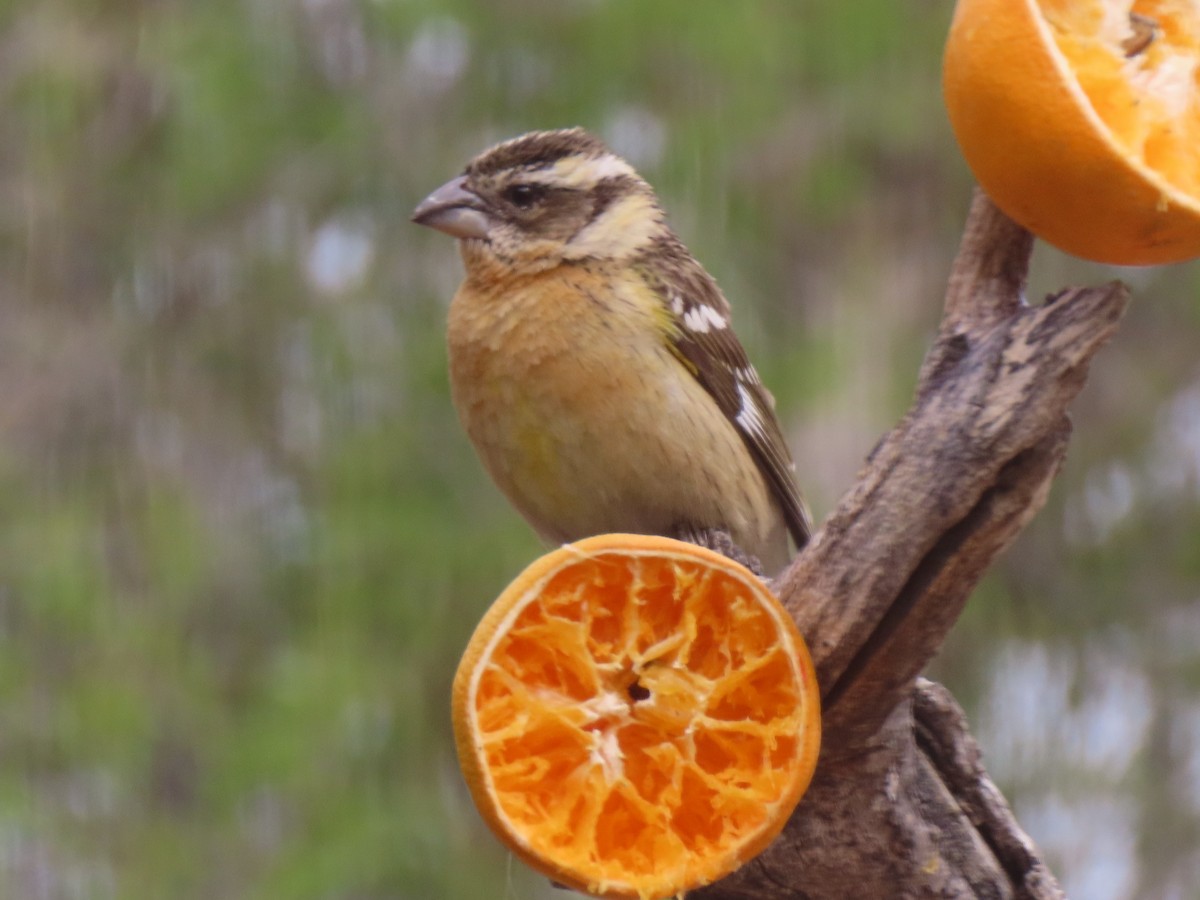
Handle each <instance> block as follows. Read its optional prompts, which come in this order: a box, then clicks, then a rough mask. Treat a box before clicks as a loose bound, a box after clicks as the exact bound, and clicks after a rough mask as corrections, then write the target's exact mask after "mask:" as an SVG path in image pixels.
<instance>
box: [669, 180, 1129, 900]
mask: <svg viewBox="0 0 1200 900" xmlns="http://www.w3.org/2000/svg"><path fill="white" fill-rule="evenodd" d="M1031 247H1032V238H1031V237H1030V235H1029V234H1028V233H1027V232H1025V231H1024V230H1023V229H1021V228H1019V227H1018V226H1017V225H1015V224H1013V223H1012V222H1011V221H1010V220H1009V219H1008V218H1007V217H1005V216H1004V215H1003V214H1002V213H1000V212H999V211H998V210H997V209H996V208H995V207H994V206H993V205H992V204H991V202H990V201H989V200H988V199H987V198H986V197H985V196H984V195H983V194H982V193H979V194H977V195H976V198H975V201H974V203H973V205H972V208H971V214H970V217H969V221H968V224H967V229H966V233H965V235H964V238H963V243H962V247H961V248H960V251H959V255H958V258H957V260H956V262H955V265H954V269H953V272H952V274H951V278H950V284H949V289H948V292H947V297H946V302H945V314H944V317H943V321H942V326H941V330H940V333H939V335H938V337H937V340H936V342H935V344H934V346H933V348H932V349H931V350H930V352H929V354H928V356H927V357H926V360H925V363H924V366H923V368H922V371H921V377H920V381H919V384H918V387H917V395H916V399H915V401H914V404H913V407H912V409H911V410H910V411H909V412H908V414H907V415H906V416H905V418H904V419H903V421H901V422H900V424H899V425H897V426H896V428H895V429H894V430H892V431H891V432H890V433H889V434H888V435H886V436H885V437H884V438H883V440H882V441H881V442H880V443H879V445H878V446H877V447H876V448H875V449H874V451H873V452H872V453H871V455H870V457H869V459H868V461H867V464H866V466H865V467H864V468H863V470H862V472H861V473H860V475H859V477H858V480H857V482H856V484H855V485H854V487H853V488H851V490H850V491H849V492H848V493H847V494H846V496H845V497H844V498H843V499H842V501H841V503H840V504H839V505H838V507H837V509H836V510H835V511H834V512H833V514H832V515H831V516H830V517H829V519H828V520H827V521H826V522H825V524H824V525H823V527H822V528H821V529H820V530H819V531H818V532H817V533H816V534H815V535H814V536H813V539H812V541H811V543H810V544H809V545H808V547H807V548H806V549H805V550H804V552H803V553H802V554H800V556H799V557H798V558H797V559H796V560H795V562H794V563H793V564H792V565H791V566H790V567H789V568H788V570H787V571H786V572H785V573H784V574H783V575H782V576H781V577H780V579H779V580H778V582H777V584H776V589H777V591H778V592H779V595H780V596H781V597H782V599H783V601H784V603H785V604H786V605H787V607H788V609H789V610H791V612H792V613H793V615H794V616H795V617H796V621H797V622H798V624H799V625H800V629H801V632H802V633H803V634H804V635H805V636H806V638H807V639H808V641H809V647H810V650H811V651H812V655H813V661H814V663H815V664H816V667H817V673H818V679H819V681H820V684H821V685H822V694H823V697H824V701H825V707H824V713H823V725H824V739H823V745H822V751H821V760H820V763H819V765H818V768H817V773H816V776H815V778H814V780H813V784H812V787H811V788H810V789H809V792H808V794H807V795H806V796H805V797H804V799H803V800H802V801H801V803H800V806H799V807H798V808H797V810H796V812H795V814H794V815H793V816H792V819H791V821H790V822H789V823H788V826H787V828H786V829H785V831H784V833H783V834H782V835H781V836H780V838H779V839H778V840H777V841H776V842H775V843H774V844H773V845H772V846H771V847H769V848H768V849H767V850H766V852H764V853H763V854H762V855H760V856H759V857H758V858H757V859H755V860H754V861H752V862H751V863H749V864H748V865H746V866H744V867H742V869H740V870H739V871H737V872H735V873H734V874H733V875H731V876H729V877H728V878H726V879H724V880H722V881H721V882H718V883H717V884H714V885H710V886H708V887H706V888H704V889H702V890H699V891H695V892H693V893H691V894H689V898H692V900H734V898H737V900H751V898H753V900H775V898H839V897H853V898H862V897H870V898H875V897H879V898H884V897H888V898H890V897H933V896H936V897H973V896H979V897H995V898H1007V897H1027V898H1053V897H1061V896H1062V892H1061V890H1060V889H1059V887H1058V885H1057V883H1056V882H1055V879H1054V877H1053V875H1051V874H1050V872H1049V871H1048V870H1047V869H1046V867H1045V865H1044V864H1043V862H1042V861H1041V859H1040V857H1039V853H1038V850H1037V848H1036V847H1035V846H1034V844H1033V842H1032V841H1031V840H1030V839H1029V838H1028V837H1027V836H1026V835H1025V834H1024V833H1023V832H1022V831H1021V829H1020V827H1019V826H1018V825H1017V823H1016V821H1015V819H1014V818H1013V816H1012V813H1011V811H1010V810H1009V808H1008V806H1007V804H1006V803H1005V801H1004V798H1003V797H1002V796H1001V795H1000V793H999V791H998V790H997V789H996V787H995V786H994V785H993V784H992V782H991V781H990V779H989V778H988V777H987V774H986V772H985V771H984V769H983V766H982V763H981V760H980V752H979V749H978V747H977V746H976V744H975V742H974V740H973V739H972V738H971V736H970V734H969V733H968V731H967V728H966V724H965V720H964V718H963V715H962V713H961V711H960V710H959V709H958V707H957V706H956V705H955V704H954V701H953V700H952V699H951V697H950V696H949V694H948V693H947V692H945V690H944V689H942V688H940V687H939V686H937V685H934V684H932V683H930V682H927V681H923V680H921V679H919V675H920V673H921V671H922V670H923V669H924V668H925V666H926V665H927V664H928V662H929V661H930V659H931V658H932V657H933V656H934V654H936V653H937V651H938V649H939V648H940V647H941V645H942V642H943V640H944V639H945V637H946V634H947V633H948V631H949V629H950V628H951V626H952V625H953V624H954V622H955V620H956V619H957V618H958V615H959V613H960V612H961V611H962V608H963V605H964V604H965V603H966V600H967V597H968V596H969V595H970V593H971V591H972V590H973V588H974V587H975V585H976V584H977V583H978V581H979V579H980V578H981V577H982V576H983V573H984V572H985V571H986V569H987V567H988V566H989V565H990V563H991V562H992V560H993V559H994V558H995V557H996V555H997V554H998V553H1000V552H1001V551H1002V550H1003V549H1004V548H1005V547H1007V546H1008V545H1009V544H1010V543H1011V542H1012V540H1013V539H1014V538H1015V537H1016V535H1017V533H1018V532H1019V531H1020V530H1021V528H1022V527H1024V525H1025V524H1026V523H1027V522H1028V521H1029V519H1030V518H1031V517H1032V516H1033V515H1034V514H1035V513H1036V512H1037V510H1038V509H1039V508H1040V507H1041V506H1042V504H1043V503H1044V501H1045V498H1046V495H1047V493H1048V491H1049V487H1050V483H1051V481H1052V480H1053V478H1054V476H1055V474H1056V473H1057V471H1058V468H1059V466H1060V464H1061V462H1062V459H1063V456H1064V454H1065V452H1066V446H1067V441H1068V437H1069V434H1070V424H1069V422H1068V420H1067V418H1066V410H1067V406H1068V405H1069V403H1070V402H1071V401H1072V400H1073V399H1074V397H1075V395H1076V394H1077V393H1078V392H1079V390H1080V388H1081V387H1082V386H1083V383H1084V379H1085V377H1086V373H1087V366H1088V363H1089V361H1090V360H1091V358H1092V356H1093V355H1094V354H1095V353H1096V352H1097V351H1098V350H1099V348H1100V347H1101V345H1103V343H1104V342H1105V341H1106V340H1108V338H1109V337H1111V335H1112V334H1113V332H1114V331H1115V330H1116V327H1117V323H1118V320H1119V319H1120V316H1121V314H1122V312H1123V311H1124V308H1125V305H1126V303H1127V300H1128V296H1127V291H1126V289H1125V288H1124V287H1123V286H1122V285H1120V284H1116V283H1113V284H1109V285H1105V286H1102V287H1096V288H1072V289H1068V290H1065V291H1062V292H1060V293H1058V294H1055V295H1054V296H1052V297H1048V298H1047V299H1046V301H1045V302H1044V303H1043V304H1041V305H1040V306H1029V305H1028V304H1026V303H1025V301H1024V298H1023V296H1022V293H1023V290H1024V287H1025V279H1026V272H1027V269H1028V261H1029V254H1030V250H1031Z"/></svg>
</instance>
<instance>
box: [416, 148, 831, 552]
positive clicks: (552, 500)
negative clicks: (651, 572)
mask: <svg viewBox="0 0 1200 900" xmlns="http://www.w3.org/2000/svg"><path fill="white" fill-rule="evenodd" d="M414 220H415V221H417V222H418V223H420V224H425V225H429V226H431V227H433V228H437V229H439V230H442V231H445V232H447V233H449V234H451V235H453V236H455V237H457V238H459V243H460V249H461V251H462V256H463V261H464V264H465V267H466V280H465V281H464V282H463V285H462V287H461V288H460V289H459V292H458V294H457V295H456V296H455V299H454V302H453V303H452V304H451V310H450V323H449V332H448V340H449V348H450V369H451V384H452V387H453V392H454V400H455V405H456V407H457V408H458V411H459V414H460V417H461V418H462V420H463V424H464V426H465V427H466V429H467V432H468V435H469V436H470V437H471V440H472V442H473V443H474V444H475V447H476V449H477V450H478V451H479V454H480V457H481V459H482V460H483V462H484V465H485V467H486V468H487V469H488V471H489V472H490V474H491V475H492V477H493V479H494V480H495V481H496V483H497V484H498V485H499V486H500V488H501V490H502V491H503V492H504V493H505V494H506V495H507V496H508V497H509V499H510V500H511V501H512V502H513V504H514V505H515V506H516V507H517V509H518V510H519V511H520V512H521V513H522V514H523V515H524V516H525V518H526V519H528V520H529V521H530V522H531V524H533V526H534V528H535V529H536V530H537V531H538V532H539V533H540V534H542V535H543V536H544V537H546V538H547V539H550V540H554V541H565V540H573V539H577V538H580V537H584V536H586V535H589V534H595V533H601V532H605V531H636V532H648V533H660V534H686V533H694V532H696V531H698V530H702V529H707V528H722V529H725V530H727V531H729V532H730V534H731V535H732V536H733V538H734V540H735V541H736V542H737V543H738V544H739V545H740V546H741V547H742V548H743V549H744V550H746V551H748V552H750V553H752V554H754V555H756V556H758V557H759V558H760V559H761V560H762V561H763V564H764V566H766V568H767V570H768V571H775V570H777V569H778V568H781V567H782V565H783V563H784V562H786V559H787V556H788V553H787V534H788V533H789V532H790V534H791V536H792V539H793V540H794V542H795V543H796V545H797V546H798V547H799V546H803V544H804V542H805V541H806V540H807V538H808V533H809V521H808V516H807V512H806V511H805V508H804V504H803V502H802V500H801V498H800V494H799V491H798V489H797V488H796V485H795V481H794V479H793V476H792V461H791V456H790V454H789V453H788V450H787V447H786V444H785V443H784V439H783V434H782V432H781V430H780V428H779V424H778V422H777V420H776V418H775V414H774V410H773V403H772V401H771V398H770V395H769V394H768V393H767V391H766V389H765V388H764V387H763V386H762V383H761V382H760V380H759V378H758V375H757V374H756V373H755V371H754V369H753V367H752V366H751V365H750V363H749V361H748V359H747V358H746V353H745V350H744V349H743V348H742V346H741V343H740V342H739V341H738V339H737V337H736V336H735V335H734V333H733V330H732V328H731V322H730V308H729V304H728V302H727V301H726V300H725V297H724V296H723V295H722V294H721V291H720V289H719V288H718V287H717V285H716V283H715V282H714V281H713V279H712V277H711V276H710V275H709V274H708V273H707V272H706V271H705V270H704V268H703V267H702V266H701V265H700V264H699V263H698V262H697V261H696V260H695V259H694V258H693V257H692V256H691V254H690V253H689V252H688V251H687V249H686V247H685V246H684V245H683V244H682V243H681V242H680V241H679V239H678V238H677V237H676V236H675V235H674V233H673V232H672V231H671V229H670V227H669V226H668V225H667V223H666V218H665V216H664V214H663V212H662V209H661V207H660V206H659V204H658V201H657V199H656V198H655V196H654V192H653V189H652V188H651V187H650V186H649V185H648V184H647V183H646V182H645V181H643V180H642V179H641V178H640V177H639V176H638V175H637V173H636V172H635V171H634V170H633V169H632V168H631V167H630V166H629V165H628V163H626V162H624V161H623V160H621V159H620V158H619V157H617V156H615V155H614V154H613V153H612V152H611V151H610V150H609V149H608V148H607V147H606V146H605V145H604V143H603V142H601V141H600V140H599V139H598V138H595V137H593V136H592V135H590V134H588V133H587V132H584V131H582V130H580V129H570V130H564V131H553V132H533V133H531V134H527V135H523V136H522V137H519V138H516V139H514V140H512V141H508V142H505V143H503V144H500V145H498V146H496V147H493V148H492V149H490V150H488V151H486V152H485V153H483V154H481V155H480V156H478V157H476V158H475V159H474V160H472V161H471V162H470V163H469V164H468V165H467V167H466V169H465V170H464V173H463V175H461V176H460V177H458V178H456V179H454V180H452V181H450V182H448V183H447V184H446V185H443V187H441V188H439V189H438V190H437V191H435V192H434V193H433V194H431V195H430V196H429V198H427V199H426V200H425V201H424V202H423V203H422V204H421V205H420V206H418V207H417V210H416V211H415V213H414Z"/></svg>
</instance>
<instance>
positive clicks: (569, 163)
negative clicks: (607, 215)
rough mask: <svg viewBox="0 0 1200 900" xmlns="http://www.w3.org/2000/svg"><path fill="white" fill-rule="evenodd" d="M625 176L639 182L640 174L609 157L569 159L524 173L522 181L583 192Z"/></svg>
mask: <svg viewBox="0 0 1200 900" xmlns="http://www.w3.org/2000/svg"><path fill="white" fill-rule="evenodd" d="M623 176H626V177H633V178H636V177H637V173H636V172H635V171H634V170H633V166H631V165H629V163H627V162H625V160H623V159H621V157H619V156H615V155H613V154H612V153H606V154H604V155H603V156H565V157H563V158H562V159H560V160H559V161H558V162H556V163H554V165H552V166H550V167H549V168H546V169H533V170H530V171H529V172H526V173H523V174H522V176H521V180H522V181H526V182H529V183H532V184H548V185H554V186H556V187H567V188H581V187H590V186H591V185H593V184H596V183H598V182H601V181H606V180H608V179H611V178H620V177H623Z"/></svg>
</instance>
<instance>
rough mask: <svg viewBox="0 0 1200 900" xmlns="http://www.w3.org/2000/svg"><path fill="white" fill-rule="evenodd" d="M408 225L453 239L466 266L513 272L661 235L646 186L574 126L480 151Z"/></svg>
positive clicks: (626, 247) (624, 252) (631, 252)
mask: <svg viewBox="0 0 1200 900" xmlns="http://www.w3.org/2000/svg"><path fill="white" fill-rule="evenodd" d="M413 221H414V222H416V223H418V224H420V225H427V226H429V227H430V228H436V229H437V230H439V231H444V232H445V233H446V234H449V235H452V236H454V237H456V238H458V239H459V241H460V243H461V246H462V252H463V258H464V260H465V261H466V264H467V268H468V270H470V269H471V268H472V266H484V265H489V264H491V266H495V265H497V264H498V265H500V266H503V267H504V268H506V269H508V270H510V271H512V272H513V273H514V274H529V273H532V272H537V271H544V270H546V269H550V268H553V267H555V266H557V265H561V264H563V263H572V262H582V261H584V260H601V261H617V262H619V261H623V260H627V259H629V258H630V257H632V256H635V255H637V254H638V253H640V252H642V251H643V250H645V249H646V248H647V247H648V246H649V245H650V244H651V242H652V241H653V240H654V239H655V238H656V237H659V236H661V235H663V234H665V233H667V226H666V224H665V220H664V216H663V213H662V210H661V208H660V207H659V205H658V202H657V200H656V199H655V196H654V191H653V190H652V189H651V187H650V185H648V184H647V183H646V182H645V181H643V180H642V179H641V177H639V176H638V174H637V173H636V172H635V171H634V170H633V167H632V166H630V165H629V163H627V162H625V160H623V159H621V158H620V157H619V156H617V155H616V154H614V153H613V152H612V151H611V150H609V149H608V147H607V146H605V144H604V143H603V142H602V141H601V140H600V139H599V138H596V137H594V136H592V135H591V134H588V133H587V132H586V131H584V130H583V129H581V128H571V129H566V130H561V131H534V132H530V133H529V134H525V135H522V136H521V137H518V138H514V139H513V140H510V141H505V142H504V143H502V144H498V145H496V146H495V147H492V148H491V149H489V150H486V151H484V152H483V153H481V154H480V155H479V156H477V157H475V159H473V160H471V162H470V163H469V164H468V165H467V167H466V169H465V170H464V171H463V173H462V175H460V176H458V177H457V178H454V179H452V180H451V181H448V182H446V183H445V184H444V185H442V186H441V187H440V188H438V189H437V190H436V191H434V192H433V193H432V194H430V195H429V196H428V197H426V198H425V199H424V200H423V201H421V203H420V205H418V206H417V208H416V210H414V212H413ZM489 267H490V266H489Z"/></svg>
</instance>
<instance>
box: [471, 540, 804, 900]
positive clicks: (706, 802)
mask: <svg viewBox="0 0 1200 900" xmlns="http://www.w3.org/2000/svg"><path fill="white" fill-rule="evenodd" d="M818 707H819V695H818V692H817V685H816V679H815V678H814V675H813V669H812V663H811V661H810V660H809V656H808V651H807V649H806V648H805V646H804V642H803V641H802V639H801V638H800V635H799V633H798V632H797V631H796V626H795V624H794V623H793V622H792V619H791V617H790V616H789V615H788V614H787V612H786V611H785V610H784V609H783V607H782V606H781V605H780V603H779V601H778V600H777V599H775V597H774V595H772V594H771V592H770V591H769V590H767V588H766V587H765V586H764V585H763V583H762V582H761V581H759V580H758V579H757V578H756V577H755V576H754V575H752V574H751V573H750V572H749V571H748V570H746V569H745V568H743V567H742V566H740V565H738V564H737V563H735V562H732V561H731V560H728V559H726V558H725V557H723V556H721V555H719V554H717V553H713V552H711V551H708V550H704V549H702V548H699V547H696V546H694V545H692V544H686V543H682V542H680V541H674V540H670V539H668V538H659V537H648V536H645V535H628V534H616V535H602V536H600V537H595V538H588V539H587V540H583V541H579V542H578V543H575V544H568V545H567V546H565V547H562V548H560V549H558V550H555V551H554V552H552V553H549V554H547V555H546V556H544V557H542V558H541V559H539V560H537V561H536V562H534V563H533V564H532V565H531V566H529V568H527V569H526V570H525V571H524V572H523V573H521V575H520V576H519V577H518V578H517V579H516V580H515V581H514V582H513V583H512V584H511V585H509V587H508V588H507V589H506V590H505V591H504V593H503V594H501V596H500V598H499V599H498V600H497V601H496V602H495V604H494V605H493V606H492V608H491V609H490V610H489V611H488V613H487V615H486V616H485V617H484V619H483V621H482V622H481V623H480V625H479V627H478V628H477V629H476V631H475V634H474V636H473V637H472V638H471V641H470V643H469V645H468V646H467V650H466V653H465V654H464V656H463V659H462V662H461V663H460V665H459V668H458V673H457V675H456V676H455V679H454V699H453V714H454V733H455V738H456V741H457V744H458V755H459V761H460V763H461V766H462V770H463V773H464V775H465V777H466V781H467V784H468V785H469V787H470V789H471V794H472V796H473V797H474V800H475V803H476V805H477V806H478V807H479V811H480V813H481V814H482V815H483V818H484V819H485V820H486V821H487V823H488V824H489V825H490V826H491V828H492V829H493V830H494V831H495V832H496V834H497V835H498V836H499V837H500V838H501V839H502V840H503V841H505V842H506V843H507V844H508V845H509V847H510V848H511V849H512V850H513V851H514V852H515V853H516V854H517V855H518V856H520V857H521V858H522V859H524V860H525V861H526V862H528V863H529V864H530V865H532V866H533V867H534V868H536V869H538V870H540V871H541V872H543V873H545V874H547V875H549V876H550V877H551V878H553V879H555V880H556V881H559V882H562V883H564V884H566V885H568V886H570V887H574V888H576V889H578V890H582V891H586V892H589V893H592V894H598V895H602V896H610V897H638V898H643V900H645V898H652V897H670V896H675V895H676V894H678V893H680V892H681V891H684V890H687V889H690V888H693V887H696V886H699V885H702V884H707V883H709V882H711V881H714V880H716V879H717V878H720V877H721V876H722V875H725V874H727V873H728V872H731V871H732V870H733V869H735V868H737V866H738V865H740V864H741V863H743V862H745V861H746V860H748V859H750V858H751V857H752V856H754V855H755V854H757V853H758V852H759V851H760V850H762V849H763V848H764V847H765V846H766V845H767V844H768V843H769V842H770V841H771V839H772V838H773V837H774V836H775V835H776V834H778V833H779V831H780V829H782V828H783V826H784V824H785V822H786V821H787V818H788V816H789V814H790V813H791V811H792V809H793V808H794V807H795V805H796V803H797V802H798V801H799V799H800V795H801V794H802V793H803V792H804V790H805V788H806V787H807V786H808V783H809V780H810V779H811V777H812V773H813V768H814V767H815V765H816V759H817V748H818V744H819V741H820V711H819V708H818Z"/></svg>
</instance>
